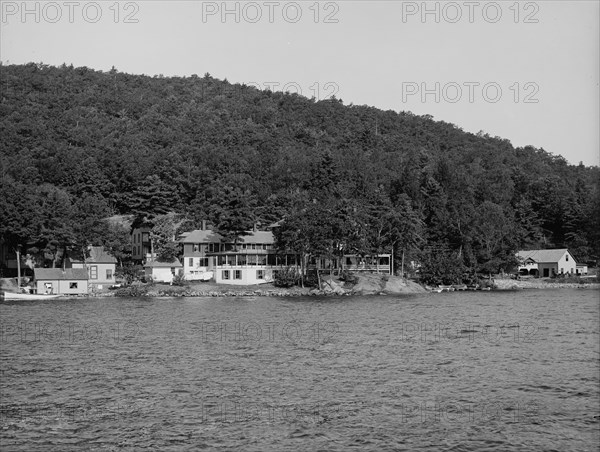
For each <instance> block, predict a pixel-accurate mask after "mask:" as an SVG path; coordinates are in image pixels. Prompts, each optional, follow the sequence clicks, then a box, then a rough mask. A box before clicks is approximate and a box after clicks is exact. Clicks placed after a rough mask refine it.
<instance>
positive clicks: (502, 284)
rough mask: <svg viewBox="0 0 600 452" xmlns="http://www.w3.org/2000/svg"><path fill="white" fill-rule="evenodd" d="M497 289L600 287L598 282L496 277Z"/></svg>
mask: <svg viewBox="0 0 600 452" xmlns="http://www.w3.org/2000/svg"><path fill="white" fill-rule="evenodd" d="M494 283H495V284H496V288H497V289H498V290H521V289H600V283H587V284H581V283H549V282H545V281H516V280H514V279H496V280H495V281H494Z"/></svg>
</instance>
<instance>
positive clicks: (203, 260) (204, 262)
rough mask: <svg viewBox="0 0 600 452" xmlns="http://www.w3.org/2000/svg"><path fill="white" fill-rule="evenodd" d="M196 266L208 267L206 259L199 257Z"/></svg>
mask: <svg viewBox="0 0 600 452" xmlns="http://www.w3.org/2000/svg"><path fill="white" fill-rule="evenodd" d="M198 265H199V266H200V267H208V257H201V258H200V263H199V264H198Z"/></svg>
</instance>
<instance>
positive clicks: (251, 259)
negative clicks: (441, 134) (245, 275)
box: [248, 254, 257, 265]
mask: <svg viewBox="0 0 600 452" xmlns="http://www.w3.org/2000/svg"><path fill="white" fill-rule="evenodd" d="M256 257H257V256H256V254H249V255H248V265H256Z"/></svg>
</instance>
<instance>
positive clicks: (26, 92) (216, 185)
mask: <svg viewBox="0 0 600 452" xmlns="http://www.w3.org/2000/svg"><path fill="white" fill-rule="evenodd" d="M0 69H1V73H0V83H1V87H2V95H1V102H0V112H1V113H0V115H1V123H0V136H1V148H0V191H1V194H2V195H1V197H0V234H1V235H2V238H3V240H4V241H5V242H6V243H7V244H9V245H11V246H12V245H15V244H22V245H23V246H24V247H28V249H29V251H30V252H41V251H43V250H45V251H50V252H53V251H56V250H57V249H60V248H61V247H71V248H78V247H79V248H80V246H81V245H82V244H84V243H86V242H90V241H94V242H104V241H107V240H111V239H114V238H110V237H109V238H107V237H106V234H105V231H103V230H102V227H101V224H102V223H101V222H100V221H99V219H101V218H104V217H106V216H109V215H113V214H124V213H134V214H136V215H139V216H146V217H148V218H151V217H152V216H153V215H157V214H161V213H165V212H168V211H175V212H179V213H184V214H185V215H186V216H187V217H188V219H189V220H190V221H189V223H188V226H189V227H192V226H194V224H196V225H197V224H199V221H200V220H202V219H205V218H207V219H208V220H209V221H211V222H213V224H220V223H223V222H224V221H227V219H228V218H229V219H230V220H231V218H234V219H235V218H237V219H238V220H239V219H240V217H244V218H248V219H249V221H250V224H252V222H257V223H259V224H261V225H263V226H266V225H268V224H270V223H272V222H275V221H277V220H280V219H281V218H288V223H287V224H288V225H290V226H293V227H290V228H288V230H287V231H285V230H284V231H283V232H282V233H281V235H280V237H279V239H280V242H281V243H285V244H287V245H295V246H296V247H302V246H309V247H310V246H312V245H310V243H309V244H306V242H307V241H308V242H310V241H314V243H320V245H319V246H321V249H323V250H329V252H331V253H333V254H335V252H338V251H340V250H343V251H344V252H351V251H355V252H359V253H365V252H370V251H376V250H380V249H389V247H391V246H393V247H394V248H395V252H396V255H397V256H400V254H401V252H402V251H405V254H406V258H407V259H413V258H418V259H420V260H421V261H422V262H429V263H432V262H433V261H436V262H438V264H439V263H440V261H444V260H445V262H446V263H445V264H444V265H449V263H451V264H452V265H453V266H454V265H455V264H456V266H457V268H461V269H462V266H464V269H468V270H472V271H475V270H476V271H498V270H499V269H501V268H505V267H506V268H507V266H509V264H510V259H511V256H512V254H513V252H514V251H515V250H517V249H519V248H527V247H541V248H553V247H568V248H570V249H571V250H572V251H573V253H574V255H575V257H576V258H577V259H578V260H581V261H597V260H598V258H599V257H600V236H599V234H600V222H599V218H600V196H599V186H598V184H599V179H600V178H599V176H600V172H599V168H597V167H585V166H583V165H579V166H573V165H569V164H568V163H567V162H566V160H565V159H563V158H562V157H559V156H556V155H552V154H550V153H548V152H545V151H544V150H543V149H536V148H534V147H526V148H514V147H513V146H512V145H511V143H510V142H509V141H508V140H505V139H502V138H499V137H490V136H488V135H485V134H478V135H474V134H471V133H466V132H464V131H462V130H461V129H460V128H459V127H458V126H455V125H453V124H448V123H445V122H441V121H434V120H433V119H432V118H431V117H427V116H416V115H413V114H411V113H409V112H401V113H396V112H394V111H382V110H378V109H376V108H372V107H368V106H357V105H344V103H343V102H342V101H341V100H336V99H333V100H326V101H315V100H314V99H307V98H304V97H301V96H298V95H289V94H283V93H276V92H269V91H260V90H257V89H255V88H253V87H246V86H240V85H231V84H229V83H228V82H227V81H220V80H217V79H214V78H212V77H211V76H210V75H208V74H206V75H204V76H203V77H198V76H191V77H169V78H167V77H148V76H140V75H130V74H125V73H120V72H118V71H117V70H114V69H113V70H112V71H110V72H100V71H94V70H92V69H88V68H85V67H84V68H74V67H72V66H70V67H67V66H62V67H60V68H57V67H50V66H45V65H41V64H33V63H31V64H27V65H19V66H16V65H10V66H7V65H2V66H1V68H0ZM523 127H526V124H524V125H523ZM564 133H566V134H568V133H569V130H565V131H564ZM557 151H559V150H557ZM560 151H568V150H560ZM315 225H317V226H318V225H321V226H322V227H315ZM300 227H301V228H303V230H305V231H306V234H308V236H307V237H304V238H303V237H301V236H299V235H298V234H297V230H298V228H300ZM294 231H296V233H295V235H294ZM303 240H304V242H303ZM303 244H304V245H303ZM464 269H462V270H464ZM462 270H461V271H462Z"/></svg>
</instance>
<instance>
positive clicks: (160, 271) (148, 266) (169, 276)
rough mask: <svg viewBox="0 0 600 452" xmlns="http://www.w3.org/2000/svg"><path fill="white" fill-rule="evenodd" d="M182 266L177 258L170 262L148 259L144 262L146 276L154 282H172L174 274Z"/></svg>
mask: <svg viewBox="0 0 600 452" xmlns="http://www.w3.org/2000/svg"><path fill="white" fill-rule="evenodd" d="M182 268H183V266H182V265H181V262H179V259H174V260H173V261H171V262H161V261H159V260H150V261H147V262H146V263H145V264H144V273H145V275H146V278H152V279H153V280H154V281H156V282H163V283H169V284H170V283H172V282H173V279H174V278H175V276H176V275H178V274H180V273H181V272H182Z"/></svg>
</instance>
